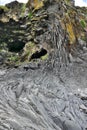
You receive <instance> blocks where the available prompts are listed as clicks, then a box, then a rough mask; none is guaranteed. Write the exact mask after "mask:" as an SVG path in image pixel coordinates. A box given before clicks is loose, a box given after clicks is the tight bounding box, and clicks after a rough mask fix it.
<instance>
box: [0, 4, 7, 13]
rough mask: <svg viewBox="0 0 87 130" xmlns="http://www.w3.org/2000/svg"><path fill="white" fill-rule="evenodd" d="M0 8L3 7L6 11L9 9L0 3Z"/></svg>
mask: <svg viewBox="0 0 87 130" xmlns="http://www.w3.org/2000/svg"><path fill="white" fill-rule="evenodd" d="M0 9H3V10H4V11H6V12H7V11H8V10H9V9H8V8H7V7H6V6H3V5H0Z"/></svg>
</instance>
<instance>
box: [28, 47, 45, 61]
mask: <svg viewBox="0 0 87 130" xmlns="http://www.w3.org/2000/svg"><path fill="white" fill-rule="evenodd" d="M46 54H47V50H46V49H44V48H41V50H40V51H36V52H35V53H33V54H32V55H31V57H30V60H33V59H39V58H41V57H42V56H45V55H46Z"/></svg>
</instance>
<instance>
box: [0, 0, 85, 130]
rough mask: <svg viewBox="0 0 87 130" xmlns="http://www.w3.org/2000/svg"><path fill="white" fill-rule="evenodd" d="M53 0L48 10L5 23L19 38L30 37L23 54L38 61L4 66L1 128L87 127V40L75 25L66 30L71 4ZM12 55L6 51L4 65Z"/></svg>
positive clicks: (0, 60) (59, 129)
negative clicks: (65, 17) (75, 30)
mask: <svg viewBox="0 0 87 130" xmlns="http://www.w3.org/2000/svg"><path fill="white" fill-rule="evenodd" d="M50 2H52V3H50ZM50 2H48V4H47V5H46V7H44V8H47V10H46V9H45V12H44V11H42V10H39V11H37V12H36V14H35V16H34V17H33V18H32V19H30V21H29V19H27V18H28V17H27V16H26V17H25V18H20V19H19V20H18V21H13V19H11V21H9V22H7V23H4V26H3V27H4V29H5V28H7V27H8V28H10V31H11V32H9V34H12V35H9V38H10V36H12V39H13V41H15V40H16V38H17V39H18V40H17V41H18V43H20V42H19V41H20V40H19V36H21V38H20V39H21V41H23V40H24V41H26V42H28V43H26V44H25V46H24V48H23V50H22V51H23V52H17V53H19V56H20V57H21V56H22V57H21V58H25V59H26V57H28V58H31V57H32V59H34V60H35V61H34V62H33V61H31V62H30V63H26V62H24V63H23V64H21V65H20V66H15V67H13V68H8V69H6V68H4V67H3V66H1V69H0V129H1V130H86V129H87V52H86V48H87V43H86V41H84V42H83V41H82V40H81V37H80V38H78V37H77V39H74V38H75V37H74V35H73V31H72V28H68V29H67V30H64V28H63V24H62V19H60V18H61V16H63V15H64V14H63V12H61V11H62V9H65V8H62V9H61V7H66V4H65V3H62V2H59V3H56V2H54V1H50ZM67 6H69V5H67ZM73 8H74V7H73ZM58 11H59V12H58ZM57 12H58V14H57ZM29 17H30V16H29ZM13 22H14V23H13ZM12 23H13V25H12ZM31 23H32V24H31ZM0 24H2V22H0ZM5 24H6V26H5ZM10 24H11V25H12V26H11V27H9V25H10ZM2 25H3V24H2ZM7 25H8V26H7ZM14 25H15V27H17V28H16V29H19V30H20V31H22V29H23V35H22V34H21V33H20V31H19V30H18V33H17V30H16V32H14V31H15V28H14ZM70 25H72V24H70ZM66 26H67V27H71V26H69V25H68V24H66ZM18 27H19V28H18ZM8 28H7V29H8ZM0 29H1V30H2V27H1V28H0ZM69 29H70V30H69ZM2 31H3V30H2ZM5 31H6V30H5ZM66 31H69V32H68V33H70V34H72V35H69V34H67V32H66ZM12 32H13V33H12ZM0 33H1V32H0ZM5 33H6V32H5ZM1 36H2V38H1V40H3V35H1ZM69 36H70V37H69ZM71 36H73V37H72V38H71ZM70 38H71V39H70ZM7 39H8V38H7ZM70 40H71V41H70ZM75 40H76V41H75ZM3 41H4V40H3ZM72 41H74V42H75V43H72ZM7 42H8V41H7ZM11 42H12V41H11V40H10V41H9V42H8V44H10V43H11ZM70 42H71V43H72V44H71V43H70ZM15 45H18V44H16V43H15ZM4 47H6V48H7V46H4ZM10 47H11V46H10ZM12 47H13V44H12ZM16 47H17V46H16ZM84 47H85V50H84ZM13 48H14V47H13ZM11 49H12V48H11ZM15 50H17V48H16V49H15ZM28 50H29V52H28ZM30 52H31V53H30ZM21 53H22V54H21ZM45 53H46V54H49V55H48V58H47V59H46V60H41V59H40V57H41V56H42V55H43V54H45ZM6 54H7V52H6V51H4V52H3V55H2V52H1V56H0V64H3V60H4V59H5V58H6V56H5V58H4V55H6ZM11 54H12V52H11ZM14 55H15V54H14ZM38 57H39V58H38ZM11 58H13V57H11ZM16 65H17V64H16Z"/></svg>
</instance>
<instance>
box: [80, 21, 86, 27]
mask: <svg viewBox="0 0 87 130" xmlns="http://www.w3.org/2000/svg"><path fill="white" fill-rule="evenodd" d="M80 24H81V26H82V28H85V27H86V22H85V20H83V19H82V20H81V21H80Z"/></svg>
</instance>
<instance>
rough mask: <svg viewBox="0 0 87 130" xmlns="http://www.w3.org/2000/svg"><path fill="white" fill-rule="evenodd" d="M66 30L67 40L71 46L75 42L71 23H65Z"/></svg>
mask: <svg viewBox="0 0 87 130" xmlns="http://www.w3.org/2000/svg"><path fill="white" fill-rule="evenodd" d="M66 29H67V32H68V34H69V40H70V44H73V43H74V42H75V39H76V38H75V34H74V31H73V26H72V24H71V23H66Z"/></svg>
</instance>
